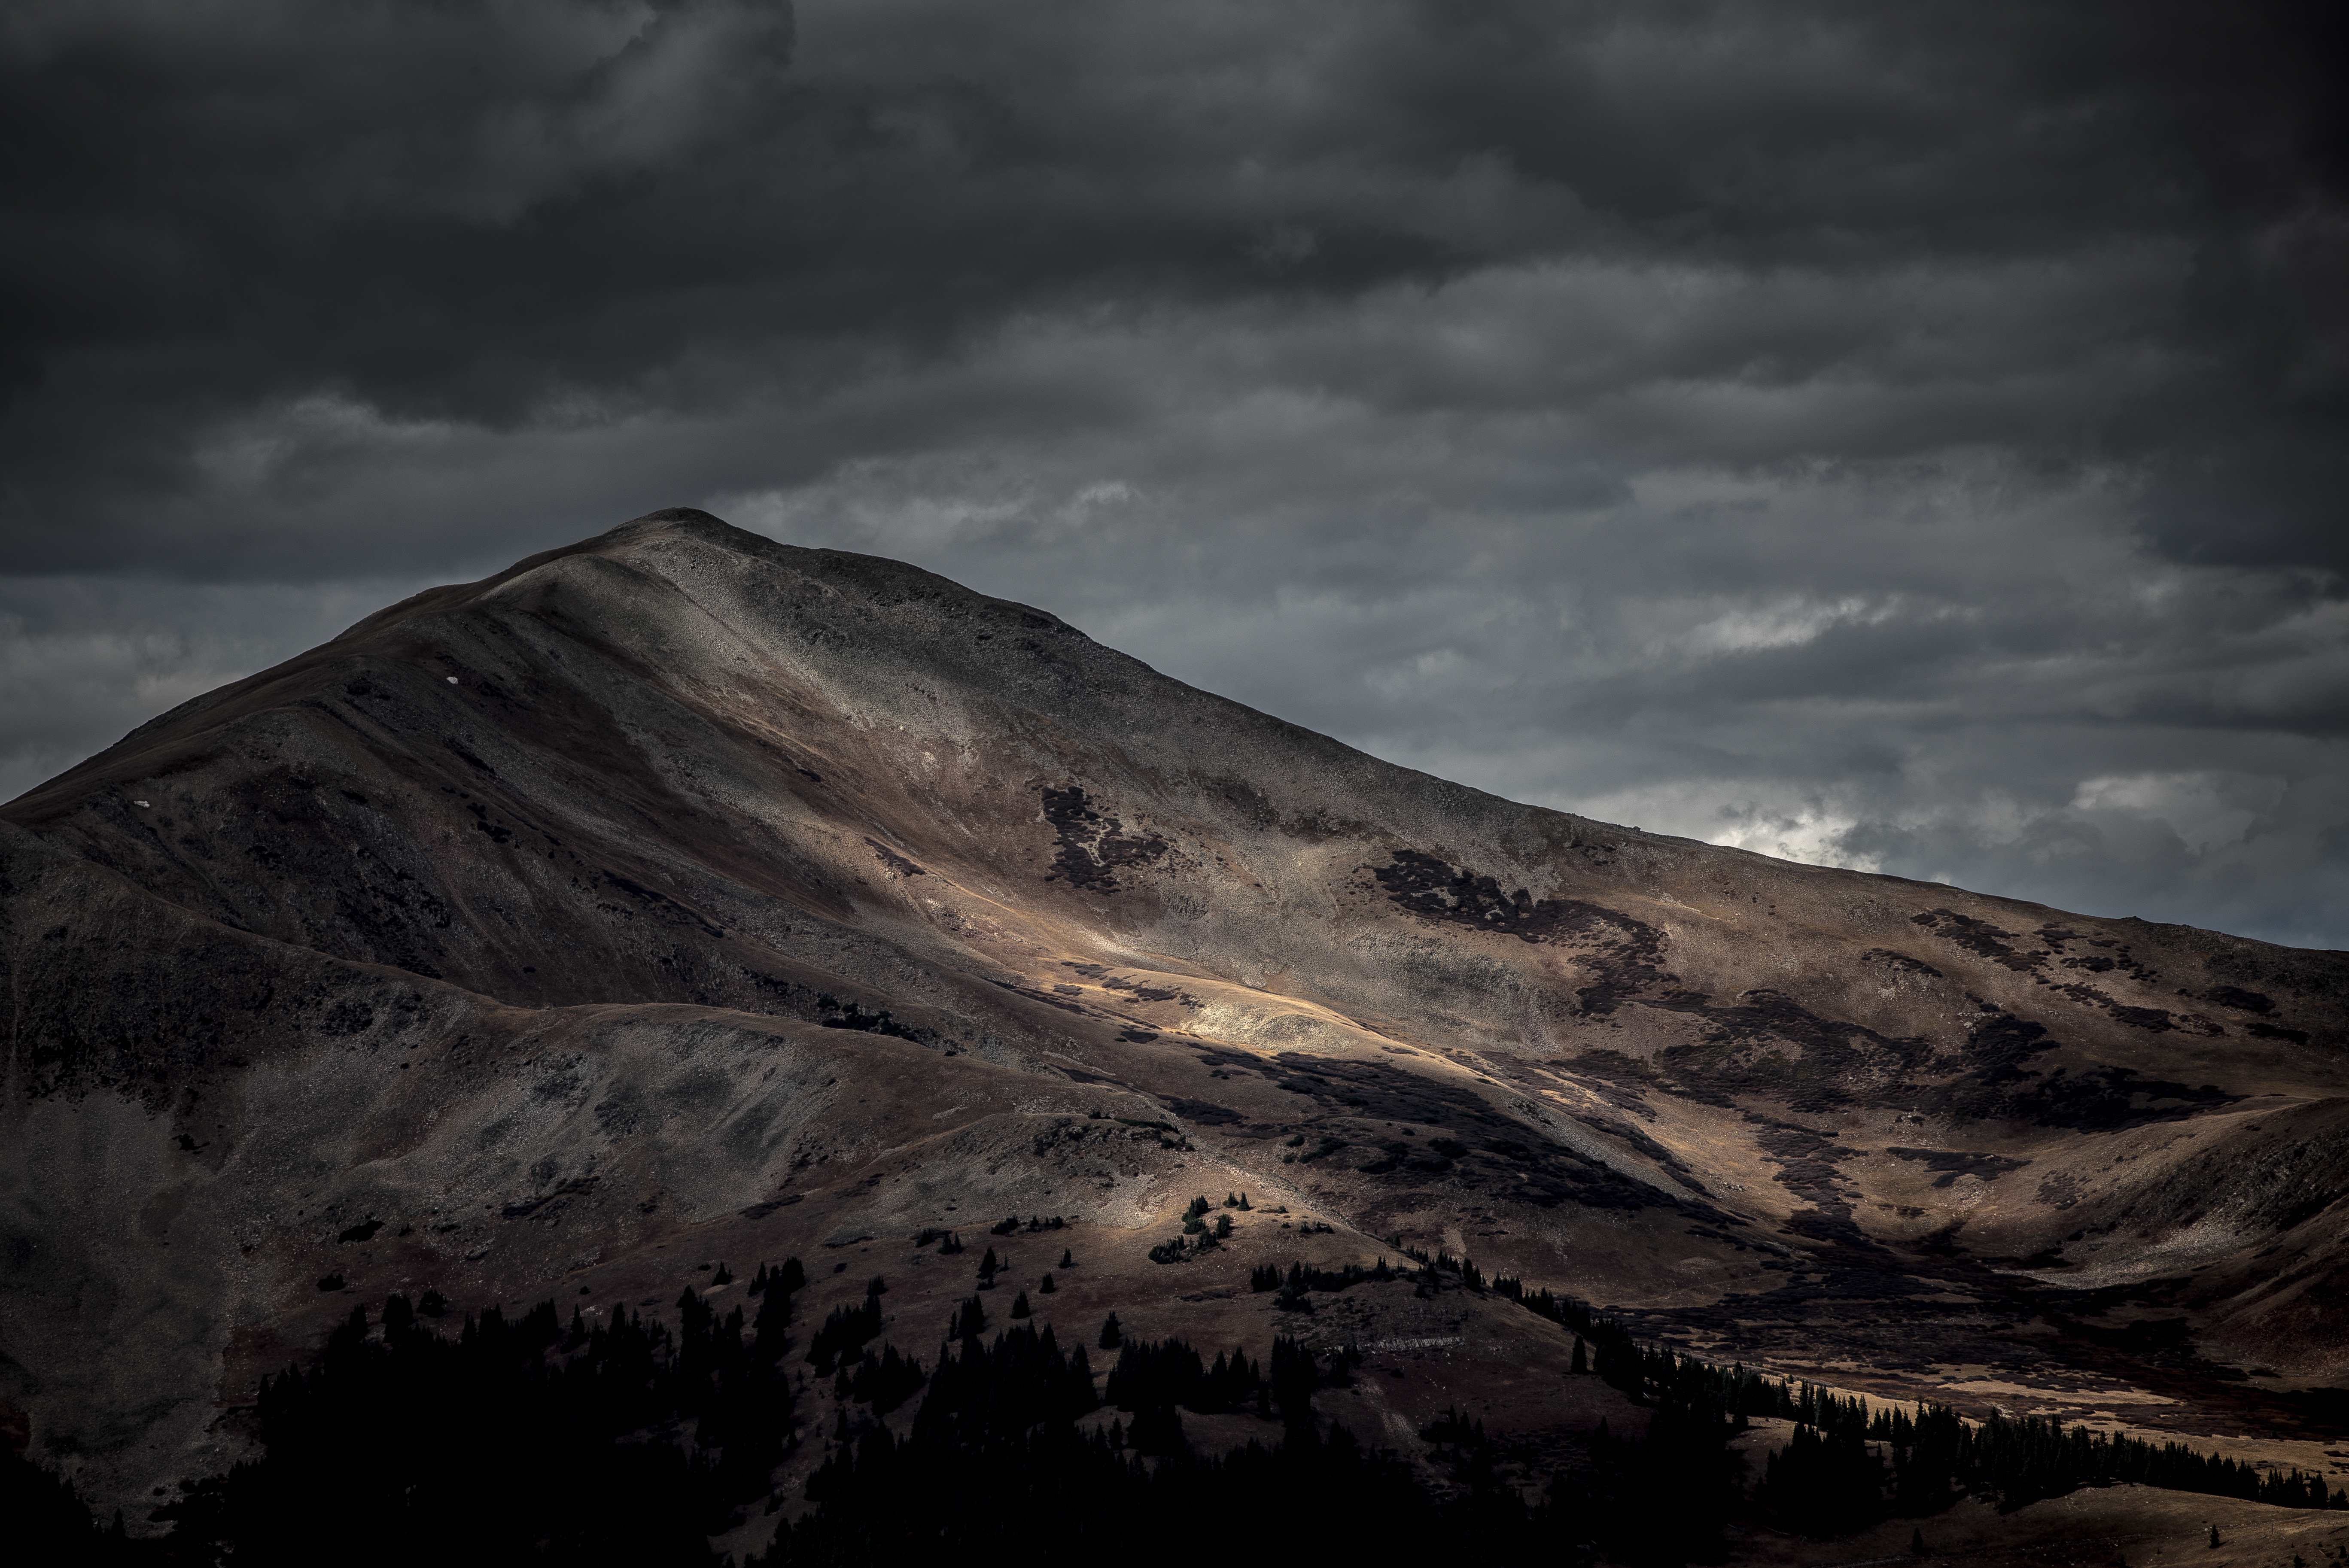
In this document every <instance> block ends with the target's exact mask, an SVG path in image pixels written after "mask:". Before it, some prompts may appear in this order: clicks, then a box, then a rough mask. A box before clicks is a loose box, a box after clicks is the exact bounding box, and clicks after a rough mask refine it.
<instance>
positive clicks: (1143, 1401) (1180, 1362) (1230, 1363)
mask: <svg viewBox="0 0 2349 1568" xmlns="http://www.w3.org/2000/svg"><path fill="white" fill-rule="evenodd" d="M1277 1346H1278V1342H1277V1344H1276V1350H1275V1354H1278V1347H1277ZM1260 1387H1264V1376H1263V1373H1262V1371H1261V1370H1260V1369H1259V1368H1258V1367H1257V1364H1256V1363H1255V1362H1253V1361H1251V1360H1249V1359H1248V1357H1247V1353H1246V1352H1245V1351H1243V1350H1241V1349H1239V1348H1238V1347H1237V1346H1235V1347H1234V1348H1233V1350H1232V1353H1231V1354H1230V1355H1229V1356H1226V1355H1224V1354H1223V1353H1222V1352H1220V1351H1218V1352H1217V1353H1216V1359H1215V1361H1214V1362H1213V1364H1208V1363H1206V1362H1203V1361H1202V1360H1201V1359H1200V1357H1199V1353H1198V1352H1197V1351H1196V1350H1194V1349H1193V1348H1191V1346H1188V1345H1186V1344H1185V1343H1184V1342H1183V1341H1182V1340H1179V1339H1165V1340H1148V1339H1128V1340H1125V1341H1124V1342H1123V1344H1121V1345H1120V1346H1118V1353H1117V1365H1116V1366H1114V1367H1111V1368H1110V1374H1109V1378H1108V1380H1107V1382H1105V1383H1104V1384H1103V1385H1102V1400H1103V1402H1105V1403H1107V1404H1111V1405H1114V1406H1116V1407H1117V1408H1119V1409H1121V1410H1134V1409H1142V1408H1148V1407H1150V1406H1154V1405H1165V1406H1174V1405H1186V1406H1188V1407H1190V1408H1192V1409H1194V1410H1195V1411H1197V1412H1199V1413H1200V1414H1201V1415H1206V1414H1209V1413H1211V1412H1214V1411H1217V1410H1232V1409H1237V1408H1240V1407H1241V1406H1243V1405H1246V1404H1247V1403H1249V1402H1250V1401H1252V1400H1254V1399H1255V1398H1256V1396H1257V1389H1258V1388H1260Z"/></svg>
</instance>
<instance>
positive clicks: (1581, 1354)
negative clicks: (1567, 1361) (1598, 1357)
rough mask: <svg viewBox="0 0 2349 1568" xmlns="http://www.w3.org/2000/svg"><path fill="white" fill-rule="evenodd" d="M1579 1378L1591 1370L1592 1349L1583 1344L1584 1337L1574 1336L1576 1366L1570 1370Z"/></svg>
mask: <svg viewBox="0 0 2349 1568" xmlns="http://www.w3.org/2000/svg"><path fill="white" fill-rule="evenodd" d="M1569 1370H1571V1371H1572V1372H1573V1373H1574V1374H1575V1375H1576V1376H1577V1377H1579V1376H1581V1375H1582V1374H1583V1373H1585V1372H1588V1371H1589V1370H1590V1347H1589V1346H1587V1345H1585V1344H1583V1343H1582V1336H1580V1335H1579V1334H1578V1335H1576V1336H1574V1365H1573V1367H1571V1368H1570V1369H1569Z"/></svg>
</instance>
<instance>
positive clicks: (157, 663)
mask: <svg viewBox="0 0 2349 1568" xmlns="http://www.w3.org/2000/svg"><path fill="white" fill-rule="evenodd" d="M2343 15H2344V8H2343V7H2342V6H2341V5H2339V4H2338V3H2337V0H2304V3H2272V4H2265V5H2262V4H2254V3H2250V0H2226V3H2223V4H2221V3H2210V4H2175V3H2168V0H2125V3H2107V0H2067V3H2066V4H2064V5H2046V4H2045V3H2044V0H1966V3H1964V4H1954V3H1941V0H1917V3H1914V4H1905V5H1883V4H1881V3H1880V0H1850V3H1838V0H1778V3H1775V4H1773V5H1767V6H1756V5H1750V4H1702V3H1689V0H1640V3H1638V4H1630V3H1622V4H1578V3H1575V0H1545V3H1543V4H1538V5H1536V4H1516V3H1512V0H1492V3H1489V4H1476V5H1458V4H1436V3H1433V0H1430V3H1426V4H1411V3H1395V0H1347V3H1345V4H1325V3H1321V0H1294V3H1291V4H1284V5H1265V4H1262V3H1261V0H1249V3H1237V0H1194V3H1191V4H1185V5H1166V4H1164V0H1155V3H1150V4H1142V3H1130V0H1081V3H1079V0H1069V3H1065V4H1035V3H1022V0H1005V3H999V4H993V5H976V4H971V3H969V0H959V3H957V0H856V3H854V4H849V3H846V0H822V3H813V4H802V5H798V6H796V7H792V6H786V5H775V4H771V3H756V4H754V3H749V0H683V3H662V4H652V5H647V4H642V3H617V0H615V3H608V4H607V3H601V0H572V3H557V0H354V3H352V4H348V5H316V4H315V3H312V0H13V3H12V4H11V5H9V6H7V7H6V8H5V11H0V143H4V144H5V145H6V146H8V147H10V148H12V149H14V150H16V151H17V152H18V154H19V156H18V158H17V159H16V160H14V161H13V162H12V163H11V165H10V168H9V173H8V177H7V179H6V181H5V183H0V323H4V324H5V326H0V798H5V797H10V796H14V795H16V794H17V793H19V792H21V791H22V790H24V789H28V788H30V787H32V786H33V785H35V784H36V783H38V782H39V781H41V780H42V779H47V778H48V777H50V776H52V775H54V774H55V773H57V772H58V771H59V770H61V769H64V768H66V767H67V766H69V765H71V764H72V763H73V762H75V761H77V760H78V759H79V758H82V757H84V756H87V755H88V754H89V753H91V752H93V751H95V750H97V749H99V748H102V747H104V746H106V745H108V744H110V743H111V742H112V741H113V740H115V739H116V738H119V736H120V735H121V734H123V733H124V732H125V731H127V730H129V728H131V727H134V726H135V725H137V724H139V723H140V722H142V721H143V720H145V719H146V718H148V717H151V716H152V715H153V714H155V713H158V712H160V711H162V710H163V709H165V708H167V707H171V706H172V705H173V704H175V703H178V702H180V701H182V700H185V699H186V698H187V697H190V696H194V695H196V694H197V693H199V692H202V691H204V690H207V689H210V688H211V687H212V686H217V685H219V684H221V683H222V682H225V681H228V680H232V679H234V678H237V677H239V676H243V675H245V674H248V673H250V672H252V671H253V670H255V669H258V668H262V667H264V666H266V665H269V664H271V663H274V662H275V661H276V660H278V659H281V658H284V657H285V656H288V655H292V654H294V653H295V652H298V651H300V650H301V649H303V648H305V647H308V646H310V645H315V644H316V643H318V642H321V641H324V640H325V639H326V638H327V637H330V636H332V635H333V634H335V633H336V632H337V631H339V630H341V629H342V628H343V627H344V626H346V625H347V624H350V623H351V622H353V621H356V620H357V619H358V618H359V617H360V616H362V615H364V614H367V613H368V612H369V611H371V610H373V609H375V608H377V607H378V606H380V605H381V604H383V603H388V602H390V601H391V600H394V599H396V598H398V597H401V596H403V595H405V594H407V593H412V592H414V591H415V590H417V589H418V588H420V587H423V586H426V585H429V584H430V583H440V582H450V581H460V580H465V579H469V578H472V577H477V576H480V575H482V574H485V573H489V572H492V571H494V570H496V569H498V568H499V567H502V566H503V565H505V564H507V563H508V562H512V561H513V560H515V559H517V558H519V557H521V556H523V555H525V554H528V553H531V552H535V551H538V550H542V549H546V548H550V547H553V546H555V545H559V544H563V543H567V542H572V541H574V540H577V539H580V538H584V537H586V536H589V535H592V534H595V533H598V532H601V531H604V530H605V529H606V528H609V527H611V526H613V525H615V524H616V523H618V522H621V521H625V520H626V519H628V518H630V517H634V516H636V515H638V514H640V513H642V512H645V511H650V510H653V509H654V508H657V507H661V506H671V505H696V506H701V507H705V508H707V509H709V511H714V512H716V513H718V514H719V516H721V517H724V518H726V519H728V520H729V521H732V522H735V523H737V524H739V525H740V526H742V527H745V528H750V529H753V530H756V531H761V532H763V533H767V534H770V535H771V536H773V537H775V538H777V539H781V540H784V541H787V542H792V543H798V544H808V545H823V546H830V547H835V548H841V549H848V550H857V551H864V552H872V553H876V554H882V555H887V556H893V557H896V558H899V559H903V560H906V561H911V562H916V563H918V564H920V565H922V566H925V567H927V568H929V569H931V570H933V571H936V572H939V573H944V574H946V575H947V576H949V577H952V578H955V579H957V581H960V582H962V583H968V584H969V585H970V586H972V587H975V588H978V589H980V590H982V591H984V592H987V593H995V594H1000V595H1003V596H1005V597H1009V598H1013V599H1018V600H1021V601H1024V602H1027V603H1034V604H1038V605H1041V606H1043V607H1045V608H1048V609H1050V610H1051V611H1053V612H1055V613H1056V614H1060V615H1061V616H1063V617H1064V618H1065V619H1067V620H1069V621H1070V622H1071V623H1072V624H1076V625H1077V626H1079V627H1081V629H1083V630H1084V631H1086V632H1088V633H1090V634H1092V636H1094V637H1095V638H1097V639H1098V640H1100V641H1102V642H1103V643H1106V644H1109V645H1112V646H1115V647H1119V648H1122V649H1123V650H1125V651H1127V652H1129V653H1132V654H1133V655H1136V656H1138V657H1141V658H1143V659H1144V660H1146V661H1148V662H1149V663H1150V664H1152V665H1155V666H1156V667H1157V668H1159V669H1161V670H1163V671H1164V672H1166V673H1168V674H1170V675H1173V676H1178V677H1180V678H1181V679H1183V680H1185V681H1189V682H1191V683H1193V684H1194V685H1196V686H1203V687H1206V688H1207V689H1209V690H1212V691H1216V692H1219V693H1222V694H1224V695H1226V696H1232V697H1235V698H1237V699H1238V700H1240V701H1243V702H1247V703H1248V704H1251V705H1253V706H1255V707H1260V708H1264V709H1266V710H1268V711H1270V712H1272V713H1276V714H1278V715H1280V716H1281V717H1286V718H1288V719H1291V720H1294V721H1296V722H1298V723H1300V724H1303V725H1307V726H1309V727H1313V728H1315V729H1319V730H1322V731H1325V732H1327V733H1330V734H1332V735H1335V736H1337V737H1339V738H1342V739H1344V740H1346V741H1348V742H1350V743H1351V744H1353V745H1355V746H1358V747H1361V748H1363V749H1365V750H1368V751H1370V752H1372V753H1374V754H1376V755H1378V756H1380V757H1383V758H1389V759H1392V760H1393V761H1396V762H1400V763H1403V764H1407V765H1409V766H1411V767H1414V768H1419V769H1425V770H1427V771H1429V772H1431V773H1435V774H1440V775H1442V776H1444V777H1446V778H1450V779H1459V780H1462V781H1464V782H1466V783H1469V784H1473V785H1475V786H1477V787H1480V788H1483V789H1489V790H1493V791H1495V792H1496V793H1499V794H1502V795H1506V796H1509V797H1512V798H1514V799H1521V800H1527V801H1532V802H1536V803H1539V804H1542V805H1547V806H1555V807H1559V808H1563V809H1568V810H1577V811H1581V812H1585V813H1588V814H1589V815H1592V816H1596V817H1599V818H1602V819H1605V820H1613V821H1618V822H1623V823H1629V824H1636V825H1639V826H1642V827H1645V828H1647V829H1650V830H1659V831H1665V832H1671V833H1680V834H1685V835H1688V836H1690V837H1693V838H1698V839H1703V840H1708V841H1714V842H1719V843H1725V844H1735V845H1739V846H1742V847H1744V848H1748V849H1753V850H1758V851H1764V852H1766V853H1770V854H1776V855H1784V856H1787V857H1790V858H1793V859H1797V860H1802V861H1811V862H1815V863H1820V864H1833V865H1845V866H1853V867H1857V868H1860V869H1863V870H1868V871H1883V872H1895V873H1898V874H1900V875H1904V876H1909V877H1916V878H1922V879H1932V880H1940V881H1944V882H1952V883H1955V884H1958V885H1961V886H1965V887H1970V888H1974V889H1978V890H1981V891H1983V892H1996V893H2002V894H2008V895H2012V896H2015V897H2021V898H2027V899H2033V900H2037V901H2040V902H2044V903H2050V904H2053V905H2055V906H2056V907H2058V908H2061V909H2066V910H2073V911H2077V912H2081V913H2093V914H2099V915H2125V914H2137V915H2142V916H2144V917H2146V918H2148V919H2154V920H2163V921H2176V922H2183V923H2189V924H2193V925H2199V926H2206V927H2211V928H2215V929H2220V930H2224V931H2230V932H2235V933H2239V934H2245V935H2251V936H2257V937H2261V938H2264V939H2267V940H2270V941H2275V942H2283V943H2290V944H2298V945H2306V946H2317V947H2331V948H2349V752H2345V751H2344V728H2349V581H2344V578H2349V516H2344V512H2345V511H2349V288H2344V283H2349V108H2345V107H2344V99H2343V97H2342V96H2341V94H2340V91H2339V88H2338V86H2337V84H2338V82H2339V81H2340V80H2342V79H2343V78H2344V77H2349V36H2344V35H2345V34H2349V28H2344V22H2343V20H2342V18H2343Z"/></svg>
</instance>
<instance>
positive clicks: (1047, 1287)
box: [1036, 1274, 1060, 1295]
mask: <svg viewBox="0 0 2349 1568" xmlns="http://www.w3.org/2000/svg"><path fill="white" fill-rule="evenodd" d="M1059 1288H1060V1287H1059V1286H1058V1285H1056V1284H1053V1283H1052V1276H1051V1275H1050V1274H1046V1275H1045V1276H1044V1277H1043V1278H1042V1279H1040V1280H1039V1281H1038V1282H1037V1283H1036V1294H1037V1295H1051V1294H1052V1293H1053V1292H1054V1291H1055V1290H1058V1289H1059Z"/></svg>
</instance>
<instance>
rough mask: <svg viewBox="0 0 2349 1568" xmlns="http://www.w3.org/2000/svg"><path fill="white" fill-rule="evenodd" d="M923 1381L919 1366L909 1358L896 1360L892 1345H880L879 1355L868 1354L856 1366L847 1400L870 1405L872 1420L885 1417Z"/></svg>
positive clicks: (918, 1363)
mask: <svg viewBox="0 0 2349 1568" xmlns="http://www.w3.org/2000/svg"><path fill="white" fill-rule="evenodd" d="M925 1380H926V1379H925V1378H924V1377H923V1376H922V1364H921V1363H920V1362H919V1361H917V1360H916V1359H915V1358H914V1357H911V1356H900V1355H898V1354H897V1347H896V1346H894V1345H884V1346H882V1347H881V1354H880V1355H878V1356H875V1355H874V1354H873V1352H871V1351H870V1350H867V1351H866V1352H865V1353H864V1360H863V1361H861V1362H859V1363H857V1367H856V1372H855V1375H854V1377H850V1378H849V1380H848V1397H849V1398H852V1399H854V1400H855V1401H856V1402H857V1403H858V1404H860V1405H870V1406H872V1407H873V1413H874V1415H876V1416H885V1415H887V1414H888V1413H889V1412H890V1411H892V1410H894V1409H895V1408H897V1407H898V1406H900V1405H902V1404H904V1403H905V1401H906V1400H907V1399H910V1398H913V1397H914V1395H915V1394H916V1392H918V1391H919V1390H920V1388H921V1387H922V1384H923V1383H924V1381H925Z"/></svg>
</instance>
